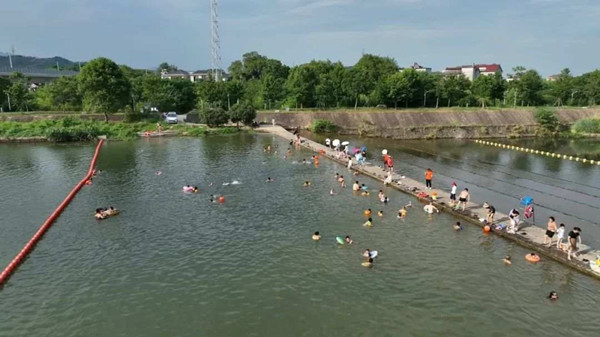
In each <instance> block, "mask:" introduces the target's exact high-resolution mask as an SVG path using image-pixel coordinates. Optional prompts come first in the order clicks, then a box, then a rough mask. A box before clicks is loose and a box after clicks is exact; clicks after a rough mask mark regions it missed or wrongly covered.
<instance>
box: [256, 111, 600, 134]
mask: <svg viewBox="0 0 600 337" xmlns="http://www.w3.org/2000/svg"><path fill="white" fill-rule="evenodd" d="M534 115H535V109H531V110H529V109H516V110H511V109H505V110H479V111H473V110H470V111H455V110H443V109H440V110H433V111H374V112H360V111H359V112H356V111H353V110H347V111H343V110H342V111H324V112H291V113H290V112H284V113H276V112H260V113H259V114H258V116H257V118H256V120H257V121H258V122H261V123H263V122H264V123H271V121H272V119H275V123H277V124H278V125H281V126H283V127H284V128H287V129H292V128H296V127H300V128H309V127H311V126H312V124H313V122H314V120H316V119H326V120H330V121H331V122H333V123H334V124H335V125H337V126H338V127H339V133H340V134H352V135H361V136H367V137H385V138H395V139H422V138H486V137H520V136H533V135H535V133H536V130H537V129H539V125H538V124H537V122H536V121H535V117H534ZM557 116H558V118H559V120H560V121H561V122H562V123H563V124H572V123H574V122H575V121H577V120H579V119H582V118H589V117H598V118H600V109H559V110H557Z"/></svg>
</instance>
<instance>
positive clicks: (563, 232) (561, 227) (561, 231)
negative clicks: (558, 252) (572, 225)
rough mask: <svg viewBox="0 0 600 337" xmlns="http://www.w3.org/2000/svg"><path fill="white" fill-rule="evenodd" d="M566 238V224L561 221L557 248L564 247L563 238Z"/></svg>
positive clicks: (557, 231)
mask: <svg viewBox="0 0 600 337" xmlns="http://www.w3.org/2000/svg"><path fill="white" fill-rule="evenodd" d="M564 238H565V224H564V223H561V224H560V226H558V229H557V230H556V248H558V249H562V247H561V245H562V240H563V239H564Z"/></svg>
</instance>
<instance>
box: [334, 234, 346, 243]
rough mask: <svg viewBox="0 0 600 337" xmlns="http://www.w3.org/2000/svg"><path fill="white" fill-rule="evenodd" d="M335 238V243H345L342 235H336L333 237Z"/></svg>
mask: <svg viewBox="0 0 600 337" xmlns="http://www.w3.org/2000/svg"><path fill="white" fill-rule="evenodd" d="M335 240H336V241H337V243H339V244H340V245H343V244H344V243H345V242H344V239H342V237H341V236H336V237H335Z"/></svg>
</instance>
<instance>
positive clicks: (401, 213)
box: [398, 206, 408, 219]
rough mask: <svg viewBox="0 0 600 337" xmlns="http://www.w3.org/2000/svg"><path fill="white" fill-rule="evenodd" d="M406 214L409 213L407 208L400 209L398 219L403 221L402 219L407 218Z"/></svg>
mask: <svg viewBox="0 0 600 337" xmlns="http://www.w3.org/2000/svg"><path fill="white" fill-rule="evenodd" d="M406 213H408V212H407V211H406V206H402V208H400V209H399V210H398V218H399V219H401V218H406Z"/></svg>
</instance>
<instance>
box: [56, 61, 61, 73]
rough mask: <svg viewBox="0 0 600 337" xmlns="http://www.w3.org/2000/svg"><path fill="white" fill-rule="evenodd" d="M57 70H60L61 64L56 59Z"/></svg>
mask: <svg viewBox="0 0 600 337" xmlns="http://www.w3.org/2000/svg"><path fill="white" fill-rule="evenodd" d="M56 70H58V71H60V65H59V64H58V61H56Z"/></svg>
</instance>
